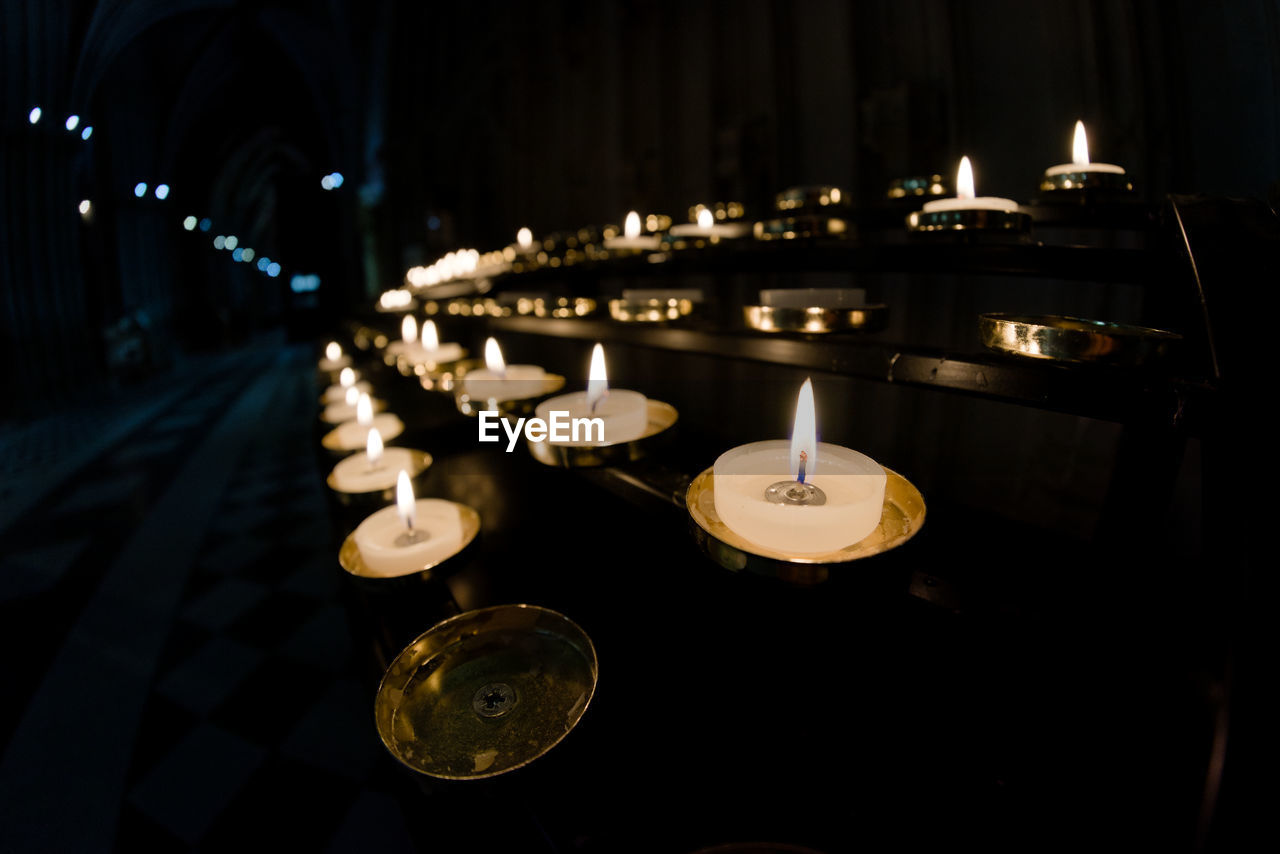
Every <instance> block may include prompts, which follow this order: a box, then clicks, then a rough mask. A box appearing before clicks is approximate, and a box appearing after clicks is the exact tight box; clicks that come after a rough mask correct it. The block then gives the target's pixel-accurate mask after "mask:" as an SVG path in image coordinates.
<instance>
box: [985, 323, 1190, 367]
mask: <svg viewBox="0 0 1280 854" xmlns="http://www.w3.org/2000/svg"><path fill="white" fill-rule="evenodd" d="M978 332H979V335H980V336H981V338H982V343H983V345H984V346H986V347H988V348H990V349H992V350H996V351H998V352H1001V353H1009V354H1012V355H1015V356H1021V357H1024V358H1028V359H1041V360H1048V361H1054V362H1069V363H1077V364H1085V363H1087V364H1106V365H1124V366H1129V367H1137V366H1140V365H1146V364H1149V363H1151V362H1155V361H1158V360H1160V359H1163V358H1165V357H1167V356H1168V355H1169V353H1170V351H1171V350H1172V349H1173V348H1175V347H1176V346H1178V344H1179V343H1180V342H1181V341H1182V336H1181V335H1179V334H1178V333H1176V332H1168V331H1166V330H1164V329H1150V328H1148V327H1145V326H1133V325H1131V324H1126V323H1113V322H1110V321H1105V320H1089V319H1086V318H1081V317H1064V316H1060V315H1048V314H1046V315H1026V314H1000V313H991V314H983V315H980V316H979V318H978Z"/></svg>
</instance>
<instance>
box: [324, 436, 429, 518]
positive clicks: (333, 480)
mask: <svg viewBox="0 0 1280 854" xmlns="http://www.w3.org/2000/svg"><path fill="white" fill-rule="evenodd" d="M387 450H392V448H388V449H387ZM396 450H401V449H396ZM402 450H405V451H408V452H409V461H410V462H409V468H407V469H405V471H407V472H408V473H409V480H410V481H412V483H413V491H414V494H415V495H425V494H426V490H425V489H424V488H423V483H422V480H423V476H424V475H425V474H426V471H427V469H429V468H430V467H431V463H432V462H433V460H432V458H431V455H430V454H428V453H427V452H426V451H420V450H418V449H417V448H404V449H402ZM357 453H358V452H357ZM384 453H385V452H384ZM387 471H388V472H389V473H390V475H389V477H388V479H387V485H386V486H385V487H380V488H377V489H370V490H365V491H361V492H352V491H349V490H345V489H342V488H341V487H340V486H339V485H338V478H337V466H336V465H335V466H334V468H333V469H331V470H330V471H329V476H328V477H326V478H325V481H324V482H325V485H326V486H328V487H329V494H330V495H332V496H333V497H334V500H335V501H337V503H338V504H339V505H341V506H342V507H348V508H353V509H356V510H365V511H366V514H365V515H368V513H372V512H373V511H375V510H377V509H379V508H381V507H386V506H387V505H389V504H395V503H396V478H395V475H396V473H397V471H399V470H398V469H394V470H393V469H390V468H388V469H387Z"/></svg>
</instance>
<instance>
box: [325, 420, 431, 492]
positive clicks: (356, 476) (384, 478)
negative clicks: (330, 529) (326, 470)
mask: <svg viewBox="0 0 1280 854" xmlns="http://www.w3.org/2000/svg"><path fill="white" fill-rule="evenodd" d="M414 453H415V452H414V451H412V450H410V449H408V448H384V447H383V444H382V434H381V433H379V432H378V431H377V430H376V429H374V430H370V431H369V439H368V442H367V444H366V446H365V450H363V451H360V452H358V453H354V454H352V455H350V456H348V457H344V458H342V459H341V460H339V461H338V464H337V465H336V466H334V467H333V473H332V474H333V476H332V478H331V480H330V482H331V484H332V485H333V488H334V489H336V490H337V491H339V492H381V491H382V490H384V489H390V488H391V487H393V486H395V485H396V478H397V475H398V474H399V473H400V472H402V471H409V472H412V471H414V470H415V464H414ZM418 453H419V455H421V452H418Z"/></svg>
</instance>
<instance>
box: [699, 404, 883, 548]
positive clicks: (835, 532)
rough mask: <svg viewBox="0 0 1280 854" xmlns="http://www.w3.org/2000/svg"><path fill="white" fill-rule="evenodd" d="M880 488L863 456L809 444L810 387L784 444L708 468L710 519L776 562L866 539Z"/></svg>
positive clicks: (748, 450)
mask: <svg viewBox="0 0 1280 854" xmlns="http://www.w3.org/2000/svg"><path fill="white" fill-rule="evenodd" d="M780 477H781V478H782V479H780ZM886 481H887V477H886V475H885V472H884V469H883V468H882V467H881V466H880V465H879V464H877V463H876V461H875V460H873V459H871V458H870V457H868V456H866V455H865V454H860V453H858V452H857V451H854V450H850V449H849V448H843V447H840V446H839V445H831V444H828V443H826V442H818V441H817V427H816V418H815V414H814V405H813V385H812V383H811V382H810V381H809V380H805V382H804V385H803V386H801V388H800V395H799V398H798V400H797V402H796V417H795V428H794V430H793V432H792V435H791V441H790V442H787V441H786V440H773V441H766V442H752V443H750V444H747V445H742V446H739V447H737V448H733V449H732V450H729V451H726V452H725V453H723V454H721V455H720V457H719V458H718V459H717V460H716V462H715V467H714V469H713V481H712V483H713V487H712V488H713V490H714V497H715V508H716V513H717V515H719V516H720V518H721V520H723V521H724V523H725V524H726V525H727V526H728V527H729V528H730V529H731V530H732V531H733V532H734V533H736V534H737V535H739V536H740V537H743V538H744V539H746V540H749V541H750V542H752V543H754V544H756V545H758V546H761V547H763V548H766V549H770V550H773V551H777V552H781V553H783V554H790V555H812V554H826V553H829V552H835V551H839V550H841V549H843V548H845V547H847V546H851V545H853V544H854V543H857V542H859V541H861V540H862V539H863V538H865V537H866V536H867V535H869V534H870V533H871V532H872V531H874V530H875V529H876V527H877V526H878V525H879V524H880V514H881V512H882V510H883V506H884V492H885V483H886Z"/></svg>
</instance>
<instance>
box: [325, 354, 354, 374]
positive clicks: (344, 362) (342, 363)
mask: <svg viewBox="0 0 1280 854" xmlns="http://www.w3.org/2000/svg"><path fill="white" fill-rule="evenodd" d="M350 365H351V357H350V356H348V355H346V354H343V355H341V356H339V357H338V358H336V359H321V360H320V370H322V371H340V370H342V369H343V368H346V367H349V366H350Z"/></svg>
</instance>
